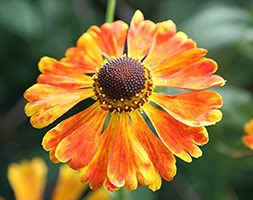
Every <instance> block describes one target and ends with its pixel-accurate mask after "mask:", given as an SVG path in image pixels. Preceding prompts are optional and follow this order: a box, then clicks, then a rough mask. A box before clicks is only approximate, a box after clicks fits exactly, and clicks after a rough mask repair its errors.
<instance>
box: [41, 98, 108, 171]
mask: <svg viewBox="0 0 253 200" xmlns="http://www.w3.org/2000/svg"><path fill="white" fill-rule="evenodd" d="M106 116H107V112H105V111H104V110H101V108H100V107H99V103H98V102H97V103H95V104H93V105H92V106H90V107H89V108H87V109H85V110H84V111H82V112H80V113H78V114H76V115H74V116H72V117H70V118H68V119H66V120H64V121H63V122H61V123H60V124H58V125H57V126H56V127H55V128H53V129H51V130H50V131H48V132H47V133H46V135H45V136H44V138H43V141H42V145H43V147H44V149H45V150H47V151H51V152H52V153H53V155H51V156H50V157H51V158H53V159H57V160H58V161H60V162H64V163H65V162H68V164H69V165H70V166H71V167H72V168H74V169H79V168H81V167H84V166H85V165H87V164H88V163H89V162H90V160H91V159H92V158H93V156H94V155H95V153H96V151H97V148H98V143H99V140H100V134H101V132H102V128H103V125H104V121H105V118H106Z"/></svg>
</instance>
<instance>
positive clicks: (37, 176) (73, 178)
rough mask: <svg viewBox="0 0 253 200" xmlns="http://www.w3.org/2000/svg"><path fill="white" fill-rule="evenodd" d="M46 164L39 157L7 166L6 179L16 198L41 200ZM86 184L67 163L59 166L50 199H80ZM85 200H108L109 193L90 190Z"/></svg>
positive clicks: (44, 183) (44, 184)
mask: <svg viewBox="0 0 253 200" xmlns="http://www.w3.org/2000/svg"><path fill="white" fill-rule="evenodd" d="M46 175H47V166H46V164H45V162H44V161H43V160H42V159H41V158H33V159H32V160H31V161H27V160H24V161H22V162H21V163H19V164H18V163H12V164H10V165H9V167H8V179H9V182H10V184H11V186H12V188H13V190H14V193H15V197H16V199H17V200H27V199H32V200H41V199H44V198H43V196H44V191H45V186H46ZM86 188H87V186H86V185H84V184H82V183H81V182H80V176H79V174H78V173H77V172H76V171H75V170H73V169H71V168H70V167H69V166H68V165H62V166H61V167H60V171H59V176H58V180H57V183H56V187H55V189H54V192H53V194H52V198H51V199H52V200H58V199H59V200H60V199H69V200H76V199H80V197H81V195H82V194H83V192H84V191H85V190H86ZM85 199H86V200H95V199H101V200H110V199H111V198H110V196H109V194H108V193H107V192H106V191H105V190H104V189H100V190H98V191H96V192H92V193H91V194H89V195H88V196H87V198H85Z"/></svg>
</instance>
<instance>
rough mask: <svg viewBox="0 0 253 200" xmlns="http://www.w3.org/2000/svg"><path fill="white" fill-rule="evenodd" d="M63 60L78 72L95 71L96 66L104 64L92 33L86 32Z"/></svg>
mask: <svg viewBox="0 0 253 200" xmlns="http://www.w3.org/2000/svg"><path fill="white" fill-rule="evenodd" d="M61 62H63V63H64V64H65V65H67V66H69V67H70V68H72V69H73V70H75V71H77V72H81V73H95V72H96V68H98V67H100V66H101V65H102V64H103V58H102V56H101V54H100V51H99V48H98V46H97V45H96V43H95V41H94V40H93V38H92V37H91V35H90V34H89V33H84V34H83V35H82V36H81V37H80V38H79V40H78V42H77V47H73V48H69V49H68V50H67V51H66V55H65V58H63V59H62V60H61Z"/></svg>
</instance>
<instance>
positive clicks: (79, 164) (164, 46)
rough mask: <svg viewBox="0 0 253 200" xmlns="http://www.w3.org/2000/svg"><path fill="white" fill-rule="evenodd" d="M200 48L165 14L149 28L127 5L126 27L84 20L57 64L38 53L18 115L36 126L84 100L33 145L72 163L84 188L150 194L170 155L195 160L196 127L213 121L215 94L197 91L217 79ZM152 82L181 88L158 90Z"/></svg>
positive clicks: (171, 168)
mask: <svg viewBox="0 0 253 200" xmlns="http://www.w3.org/2000/svg"><path fill="white" fill-rule="evenodd" d="M206 53H207V51H206V50H205V49H201V48H197V47H196V43H195V42H194V41H193V40H191V39H189V38H188V37H187V35H186V34H185V33H183V32H177V31H176V26H175V24H174V23H173V22H172V21H171V20H168V21H164V22H161V23H157V24H155V23H153V22H152V21H149V20H144V17H143V14H142V13H141V12H140V11H136V12H135V14H134V16H133V18H132V21H131V24H130V27H128V25H127V24H126V23H124V22H123V21H115V22H113V23H105V24H103V25H102V26H101V27H97V26H92V27H90V28H89V30H88V31H87V32H86V33H84V34H83V35H82V36H81V37H80V39H79V40H78V42H77V45H76V47H73V48H70V49H68V50H67V51H66V55H65V57H64V58H62V59H61V60H60V61H58V60H55V59H53V58H49V57H43V58H42V59H41V60H40V62H39V70H40V71H41V75H40V76H39V77H38V80H37V81H38V83H37V84H35V85H33V86H32V87H30V88H29V89H28V90H27V91H26V92H25V94H24V96H25V98H26V99H27V100H28V101H29V102H28V103H27V105H26V107H25V112H26V114H27V116H31V124H32V125H33V126H34V127H36V128H43V127H45V126H47V125H49V124H51V123H52V122H54V121H55V120H56V119H57V118H59V117H60V116H62V115H63V114H64V113H66V112H67V111H69V110H70V109H71V108H72V107H74V106H75V105H76V104H78V103H79V102H81V101H83V100H85V99H87V98H93V99H94V103H93V104H92V105H91V106H90V107H88V108H86V109H84V110H83V111H81V112H80V113H77V114H75V115H74V116H71V117H69V118H67V119H65V120H64V121H62V122H61V123H59V124H58V125H57V126H56V127H54V128H52V129H51V130H49V131H48V132H47V133H46V135H45V137H44V138H43V142H42V145H43V147H44V149H45V150H47V151H49V152H50V158H51V160H52V161H54V162H64V163H65V162H67V163H68V164H69V165H70V166H71V167H72V168H73V169H80V170H81V176H82V181H83V182H85V183H90V187H91V188H93V189H97V188H100V187H101V186H102V184H104V185H105V187H106V188H107V189H108V190H110V191H115V190H117V189H118V188H120V187H123V186H125V187H126V188H127V189H130V190H134V189H136V188H137V187H138V186H139V185H147V186H148V187H149V188H151V189H152V190H157V189H159V188H160V186H161V177H162V178H164V179H165V180H172V179H173V177H174V176H175V174H176V165H175V162H176V159H175V157H174V155H176V156H178V157H179V158H181V159H183V160H184V161H186V162H191V161H192V157H195V158H197V157H200V156H201V155H202V152H201V150H200V148H199V147H198V146H200V145H204V144H205V143H207V141H208V134H207V131H206V129H205V127H204V126H208V125H213V124H215V123H216V122H218V121H219V120H220V119H221V117H222V114H221V112H220V111H219V110H218V109H219V108H220V107H221V106H222V99H221V96H220V95H219V94H217V93H216V92H213V91H206V89H208V88H213V87H218V86H222V85H224V83H225V81H224V80H223V79H222V78H221V77H220V76H218V75H214V74H213V73H214V72H215V71H216V70H217V64H216V63H215V61H213V60H211V59H209V58H206V57H204V56H205V55H206ZM156 88H178V89H184V90H188V91H187V92H184V93H180V94H175V95H168V94H164V93H159V92H158V90H156ZM146 117H147V118H148V119H149V120H150V121H151V124H149V125H148V124H147V123H146V121H145V120H144V119H146ZM106 119H110V120H109V123H108V125H105V124H107V123H105V121H106ZM104 126H105V127H104ZM152 126H153V128H154V129H153V128H152ZM155 132H156V134H155Z"/></svg>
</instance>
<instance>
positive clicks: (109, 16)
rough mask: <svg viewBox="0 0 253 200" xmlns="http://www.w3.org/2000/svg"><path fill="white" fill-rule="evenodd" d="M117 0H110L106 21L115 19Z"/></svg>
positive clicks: (109, 21)
mask: <svg viewBox="0 0 253 200" xmlns="http://www.w3.org/2000/svg"><path fill="white" fill-rule="evenodd" d="M115 7H116V0H108V2H107V9H106V15H105V22H108V23H111V22H113V20H114V13H115Z"/></svg>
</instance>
